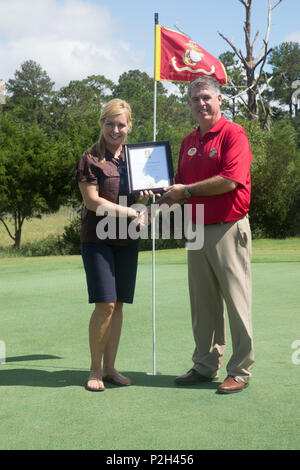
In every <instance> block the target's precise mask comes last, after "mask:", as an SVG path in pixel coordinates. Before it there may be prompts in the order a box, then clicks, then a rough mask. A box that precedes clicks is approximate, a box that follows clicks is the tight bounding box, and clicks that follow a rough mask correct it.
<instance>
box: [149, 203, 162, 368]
mask: <svg viewBox="0 0 300 470" xmlns="http://www.w3.org/2000/svg"><path fill="white" fill-rule="evenodd" d="M153 203H155V195H154V196H153ZM151 236H152V334H153V371H152V372H147V374H148V375H161V372H158V371H157V370H156V311H155V210H154V211H151Z"/></svg>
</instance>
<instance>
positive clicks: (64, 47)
mask: <svg viewBox="0 0 300 470" xmlns="http://www.w3.org/2000/svg"><path fill="white" fill-rule="evenodd" d="M120 29H122V21H121V18H119V19H116V18H112V16H111V15H110V12H109V10H108V8H106V7H103V6H99V5H96V4H93V3H89V2H88V1H85V0H0V78H3V79H4V80H8V79H9V78H12V77H13V75H14V73H15V71H16V70H17V69H20V66H21V64H22V63H23V62H25V61H26V60H31V59H32V60H35V61H36V62H38V63H39V64H40V65H41V67H42V68H43V69H44V70H46V72H47V73H48V75H49V76H50V78H51V79H52V80H53V81H55V83H56V88H59V87H61V86H63V85H66V84H67V83H68V82H69V81H70V80H80V79H83V78H86V77H87V76H88V75H92V74H100V75H104V76H105V77H106V78H109V79H112V80H114V81H117V79H118V77H119V76H120V74H121V73H123V72H124V71H127V70H129V69H133V68H140V60H141V57H137V56H136V53H135V52H133V51H132V49H131V45H130V44H128V43H126V42H124V41H122V40H121V39H118V37H117V36H116V35H115V32H116V31H119V30H120Z"/></svg>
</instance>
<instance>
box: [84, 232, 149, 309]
mask: <svg viewBox="0 0 300 470" xmlns="http://www.w3.org/2000/svg"><path fill="white" fill-rule="evenodd" d="M139 243H140V240H135V241H133V242H131V243H129V245H126V246H113V245H106V244H105V243H81V255H82V259H83V264H84V269H85V273H86V280H87V288H88V294H89V303H90V304H91V303H96V302H116V301H119V302H126V303H129V304H131V303H132V302H133V296H134V289H135V280H136V272H137V261H138V251H139Z"/></svg>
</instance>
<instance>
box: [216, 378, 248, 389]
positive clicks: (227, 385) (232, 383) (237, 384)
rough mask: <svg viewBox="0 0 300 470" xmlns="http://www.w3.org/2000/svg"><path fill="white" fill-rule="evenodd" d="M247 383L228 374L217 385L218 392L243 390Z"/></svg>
mask: <svg viewBox="0 0 300 470" xmlns="http://www.w3.org/2000/svg"><path fill="white" fill-rule="evenodd" d="M248 385H249V383H248V382H244V381H243V380H241V379H239V378H238V377H233V376H231V375H228V376H227V377H226V379H225V380H224V382H223V383H222V384H221V385H219V387H218V392H219V393H237V392H241V391H242V390H244V388H246V387H248Z"/></svg>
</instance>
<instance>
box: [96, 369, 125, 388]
mask: <svg viewBox="0 0 300 470" xmlns="http://www.w3.org/2000/svg"><path fill="white" fill-rule="evenodd" d="M102 380H103V381H104V382H109V383H111V384H114V385H118V386H119V387H128V386H129V385H131V380H130V379H129V378H128V377H125V376H124V375H122V374H120V373H119V372H116V373H115V374H107V375H104V376H103V377H102Z"/></svg>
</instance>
